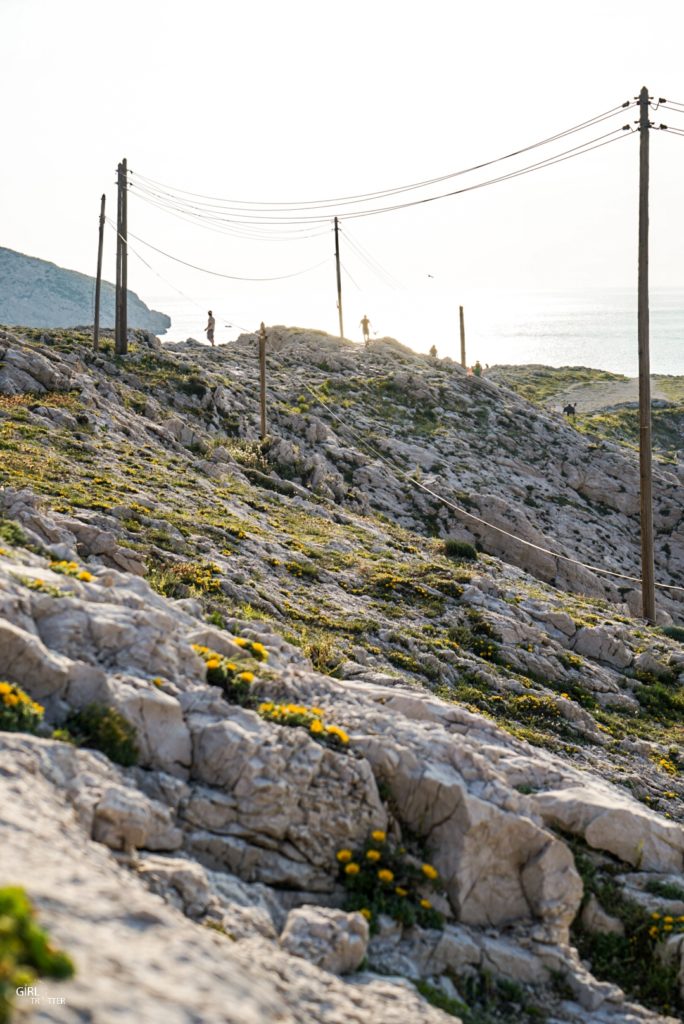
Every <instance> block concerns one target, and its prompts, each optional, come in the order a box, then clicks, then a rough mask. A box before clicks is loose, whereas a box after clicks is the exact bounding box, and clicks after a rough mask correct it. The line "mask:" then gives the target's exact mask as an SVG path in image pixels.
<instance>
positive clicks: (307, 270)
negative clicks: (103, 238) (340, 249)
mask: <svg viewBox="0 0 684 1024" xmlns="http://www.w3.org/2000/svg"><path fill="white" fill-rule="evenodd" d="M110 223H111V221H110ZM129 235H130V237H131V238H135V239H136V241H138V242H140V243H142V245H146V246H147V247H148V249H154V251H155V252H158V253H160V254H161V255H162V256H166V257H167V259H170V260H174V262H176V263H182V264H183V266H184V267H190V268H191V269H192V270H199V271H201V273H203V274H211V275H212V276H213V277H224V278H226V279H227V280H228V281H286V280H287V279H288V278H291V277H300V276H301V275H302V274H309V273H311V271H313V270H317V269H318V268H319V267H322V266H323V264H324V263H328V262H329V260H330V257H329V256H327V257H326V258H325V259H324V260H321V262H320V263H316V264H315V265H314V266H313V267H306V268H305V269H304V270H297V271H295V273H293V274H282V275H280V276H278V277H238V276H236V275H235V274H222V273H221V272H220V271H218V270H208V269H207V267H198V266H196V265H195V264H194V263H188V262H187V261H186V260H182V259H180V258H179V257H178V256H172V255H171V253H169V252H165V251H164V250H163V249H158V248H157V246H156V245H152V243H151V242H146V241H145V239H144V238H140V237H139V236H138V235H134V234H133V232H131V231H129Z"/></svg>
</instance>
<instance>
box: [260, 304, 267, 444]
mask: <svg viewBox="0 0 684 1024" xmlns="http://www.w3.org/2000/svg"><path fill="white" fill-rule="evenodd" d="M259 392H260V409H261V425H260V434H261V440H262V441H263V440H264V438H265V437H266V328H265V327H264V324H263V321H262V324H261V328H260V330H259Z"/></svg>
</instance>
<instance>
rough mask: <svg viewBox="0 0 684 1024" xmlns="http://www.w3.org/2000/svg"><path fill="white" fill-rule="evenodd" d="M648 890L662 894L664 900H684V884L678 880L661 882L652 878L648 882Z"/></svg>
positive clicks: (656, 894) (654, 893) (657, 894)
mask: <svg viewBox="0 0 684 1024" xmlns="http://www.w3.org/2000/svg"><path fill="white" fill-rule="evenodd" d="M645 888H646V892H650V893H652V894H653V895H654V896H661V897H662V898H663V899H664V900H684V885H678V884H677V882H660V881H658V880H654V879H651V880H649V881H648V882H647V883H646V886H645Z"/></svg>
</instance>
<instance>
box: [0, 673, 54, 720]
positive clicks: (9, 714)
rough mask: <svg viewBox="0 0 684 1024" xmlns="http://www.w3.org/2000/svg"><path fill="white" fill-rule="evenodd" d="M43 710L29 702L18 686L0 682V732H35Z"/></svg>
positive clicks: (32, 701) (29, 699) (34, 702)
mask: <svg viewBox="0 0 684 1024" xmlns="http://www.w3.org/2000/svg"><path fill="white" fill-rule="evenodd" d="M44 711H45V709H44V708H43V707H42V706H41V705H40V704H37V703H36V701H34V700H31V698H30V697H29V695H28V694H27V693H25V692H24V691H23V690H22V689H21V687H20V686H15V685H14V684H13V683H3V682H0V730H1V731H3V732H33V733H35V732H37V730H38V726H39V725H40V723H41V722H42V720H43V712H44Z"/></svg>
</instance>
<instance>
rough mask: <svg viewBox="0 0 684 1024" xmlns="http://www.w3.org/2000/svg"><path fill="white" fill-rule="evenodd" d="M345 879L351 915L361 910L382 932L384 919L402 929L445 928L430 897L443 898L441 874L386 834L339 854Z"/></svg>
mask: <svg viewBox="0 0 684 1024" xmlns="http://www.w3.org/2000/svg"><path fill="white" fill-rule="evenodd" d="M337 863H338V865H339V878H340V881H341V882H342V884H343V885H344V888H345V889H346V898H345V903H344V907H345V910H358V911H359V912H360V913H361V914H363V916H364V917H365V918H366V920H367V921H368V923H369V925H370V930H371V933H374V932H375V931H377V920H378V916H379V915H380V914H387V915H388V916H389V917H391V918H393V920H395V921H399V922H400V923H401V924H402V925H404V926H406V927H410V926H411V925H413V924H419V925H421V926H422V927H424V928H441V927H443V925H444V918H443V916H442V914H440V913H439V911H437V910H436V909H435V908H434V907H433V905H432V902H431V900H430V899H429V896H430V894H431V892H432V891H437V892H441V890H442V886H441V883H440V881H439V874H438V872H437V870H436V869H435V868H434V867H433V866H432V865H431V864H427V863H423V864H421V863H420V860H419V859H418V858H417V857H416V856H412V855H411V853H410V852H409V850H408V849H407V847H406V846H396V845H395V844H394V843H392V842H390V841H389V840H388V838H387V834H386V833H385V832H384V831H383V830H382V829H375V830H373V831H372V832H371V834H370V835H369V837H368V839H367V840H366V842H365V843H364V844H363V846H362V847H361V848H360V849H358V850H350V849H342V850H338V851H337Z"/></svg>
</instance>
